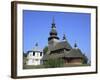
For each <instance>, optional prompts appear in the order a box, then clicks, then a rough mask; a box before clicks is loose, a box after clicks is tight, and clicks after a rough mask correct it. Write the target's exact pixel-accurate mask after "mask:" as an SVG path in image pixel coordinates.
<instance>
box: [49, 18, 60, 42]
mask: <svg viewBox="0 0 100 80" xmlns="http://www.w3.org/2000/svg"><path fill="white" fill-rule="evenodd" d="M49 34H50V37H49V38H48V41H49V40H51V39H54V38H55V39H59V37H57V31H56V26H55V22H54V18H53V22H52V27H51V31H50V33H49Z"/></svg>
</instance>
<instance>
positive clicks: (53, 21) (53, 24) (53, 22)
mask: <svg viewBox="0 0 100 80" xmlns="http://www.w3.org/2000/svg"><path fill="white" fill-rule="evenodd" d="M52 28H56V26H55V19H54V17H53V19H52Z"/></svg>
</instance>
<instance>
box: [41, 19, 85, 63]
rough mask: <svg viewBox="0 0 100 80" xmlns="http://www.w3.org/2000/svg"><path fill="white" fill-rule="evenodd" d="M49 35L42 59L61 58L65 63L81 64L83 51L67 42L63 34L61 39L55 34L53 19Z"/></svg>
mask: <svg viewBox="0 0 100 80" xmlns="http://www.w3.org/2000/svg"><path fill="white" fill-rule="evenodd" d="M49 34H50V36H49V37H48V46H47V47H48V51H47V53H46V54H45V55H44V56H43V60H44V61H48V60H49V59H63V60H64V63H65V64H82V63H83V60H84V56H83V53H82V52H81V50H80V49H79V48H78V47H77V44H76V43H75V44H74V48H72V46H71V45H70V44H69V43H68V41H67V39H66V36H65V34H64V35H63V39H62V40H60V38H59V37H58V36H57V31H56V25H55V21H54V19H53V22H52V26H51V31H50V33H49Z"/></svg>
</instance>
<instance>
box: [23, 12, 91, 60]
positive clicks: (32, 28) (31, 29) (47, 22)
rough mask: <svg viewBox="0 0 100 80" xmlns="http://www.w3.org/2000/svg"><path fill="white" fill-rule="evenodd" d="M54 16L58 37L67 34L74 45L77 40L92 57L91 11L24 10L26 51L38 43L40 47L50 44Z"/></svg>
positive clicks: (82, 48)
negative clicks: (49, 38)
mask: <svg viewBox="0 0 100 80" xmlns="http://www.w3.org/2000/svg"><path fill="white" fill-rule="evenodd" d="M53 17H54V18H55V24H56V30H57V32H58V37H59V38H60V39H61V40H62V37H63V34H65V35H66V38H67V41H68V42H69V43H70V44H71V46H72V47H73V46H74V43H75V42H76V43H77V45H78V47H79V48H80V49H81V51H82V52H83V53H85V54H86V55H87V56H88V57H89V58H90V53H91V49H90V46H91V45H90V40H91V37H90V36H91V33H90V32H91V31H90V30H91V29H90V27H91V25H90V24H91V22H90V20H91V15H90V14H89V13H73V12H72V13H71V12H51V11H49V12H48V11H32V10H23V32H24V33H23V40H24V41H23V48H24V52H26V51H28V50H31V49H32V48H33V47H34V46H35V44H36V43H38V45H39V47H40V48H44V47H45V46H46V45H47V44H48V37H49V32H50V30H51V24H52V19H53Z"/></svg>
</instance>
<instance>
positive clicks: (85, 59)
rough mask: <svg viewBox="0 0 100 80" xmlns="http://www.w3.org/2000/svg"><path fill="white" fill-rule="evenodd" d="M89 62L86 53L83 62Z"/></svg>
mask: <svg viewBox="0 0 100 80" xmlns="http://www.w3.org/2000/svg"><path fill="white" fill-rule="evenodd" d="M87 63H88V58H87V56H86V55H85V54H83V64H87Z"/></svg>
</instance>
